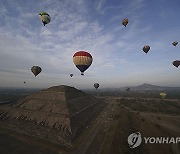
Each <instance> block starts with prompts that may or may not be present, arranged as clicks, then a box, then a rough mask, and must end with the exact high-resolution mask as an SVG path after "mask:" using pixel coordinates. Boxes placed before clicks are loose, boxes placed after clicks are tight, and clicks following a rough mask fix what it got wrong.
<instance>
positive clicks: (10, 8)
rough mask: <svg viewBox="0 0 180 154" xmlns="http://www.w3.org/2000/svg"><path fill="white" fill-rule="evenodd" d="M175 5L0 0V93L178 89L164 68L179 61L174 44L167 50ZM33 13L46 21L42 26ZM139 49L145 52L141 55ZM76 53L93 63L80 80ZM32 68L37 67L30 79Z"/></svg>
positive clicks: (172, 71)
mask: <svg viewBox="0 0 180 154" xmlns="http://www.w3.org/2000/svg"><path fill="white" fill-rule="evenodd" d="M179 6H180V1H179V0H173V1H169V0H160V1H147V0H134V1H131V0H122V1H117V0H99V1H97V0H92V1H91V2H90V1H88V0H74V1H70V0H62V1H59V0H54V1H53V2H52V1H35V0H32V1H28V2H25V1H19V0H14V1H10V0H2V1H1V2H0V7H1V10H0V13H1V16H0V20H1V22H0V33H1V35H0V40H1V41H0V87H21V88H48V87H51V86H55V85H68V86H72V87H76V88H78V89H92V88H93V84H94V83H96V82H98V83H99V84H100V88H119V87H126V86H138V85H141V84H143V83H148V84H152V85H158V86H170V87H180V71H179V69H177V68H176V67H174V66H173V65H172V62H173V61H174V60H178V59H179V58H180V52H179V50H180V48H179V46H180V44H178V45H177V46H176V47H174V46H173V45H172V42H173V41H178V42H179V40H180V39H179V36H180V21H179V20H178V15H179V14H180V9H179ZM41 11H46V12H47V13H49V15H50V16H51V22H50V23H49V24H47V25H46V26H43V24H42V23H41V21H40V19H39V16H38V14H39V12H41ZM124 18H128V19H129V24H128V25H127V27H124V26H123V25H122V24H121V22H122V19H124ZM144 45H149V46H150V47H151V49H150V51H149V52H148V54H145V53H144V52H143V51H142V48H143V46H144ZM79 50H85V51H88V52H89V53H91V55H92V56H93V63H92V65H91V66H90V67H89V69H88V70H87V71H85V75H84V76H81V75H80V71H79V70H78V69H77V68H76V67H75V65H74V64H73V61H72V56H73V55H74V53H75V52H76V51H79ZM34 65H38V66H40V67H41V68H42V72H41V73H40V74H39V75H38V76H37V77H34V75H33V74H32V72H31V70H30V69H31V67H32V66H34ZM71 73H73V74H74V76H73V77H72V78H71V77H70V76H69V74H71ZM24 81H26V83H25V84H24Z"/></svg>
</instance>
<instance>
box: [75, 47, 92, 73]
mask: <svg viewBox="0 0 180 154" xmlns="http://www.w3.org/2000/svg"><path fill="white" fill-rule="evenodd" d="M92 61H93V58H92V56H91V54H90V53H88V52H86V51H78V52H76V53H75V54H74V56H73V62H74V64H75V65H76V67H77V68H78V69H79V70H80V71H81V75H84V71H86V70H87V69H88V68H89V66H90V65H91V64H92Z"/></svg>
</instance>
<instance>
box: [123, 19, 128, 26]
mask: <svg viewBox="0 0 180 154" xmlns="http://www.w3.org/2000/svg"><path fill="white" fill-rule="evenodd" d="M127 24H128V19H127V18H125V19H123V20H122V25H124V26H125V27H126V26H127Z"/></svg>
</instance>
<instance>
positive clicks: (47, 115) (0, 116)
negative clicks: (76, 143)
mask: <svg viewBox="0 0 180 154" xmlns="http://www.w3.org/2000/svg"><path fill="white" fill-rule="evenodd" d="M104 107H105V103H104V102H102V101H100V100H99V99H97V98H95V97H93V96H91V95H88V94H86V93H84V92H82V91H81V90H77V89H75V88H73V87H69V86H64V85H61V86H54V87H51V88H48V89H45V90H42V91H40V92H37V93H34V94H31V95H29V96H27V97H25V98H23V99H21V100H19V101H18V102H17V103H15V104H11V105H5V106H1V107H0V122H2V121H3V122H4V123H6V125H8V127H9V128H13V129H14V130H16V131H18V132H21V133H25V134H29V135H32V136H38V137H40V138H46V140H51V141H54V142H58V143H59V142H61V143H65V144H71V142H72V141H73V140H74V139H76V138H77V137H78V136H79V135H80V134H81V133H82V132H83V129H84V128H86V126H87V125H89V123H90V122H91V120H92V119H93V118H94V117H95V116H96V115H97V114H98V113H99V112H100V111H102V110H103V108H104Z"/></svg>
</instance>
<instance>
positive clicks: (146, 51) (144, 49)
mask: <svg viewBox="0 0 180 154" xmlns="http://www.w3.org/2000/svg"><path fill="white" fill-rule="evenodd" d="M149 50H150V46H149V45H145V46H144V47H143V51H144V52H145V53H146V54H147V53H148V51H149Z"/></svg>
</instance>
